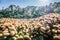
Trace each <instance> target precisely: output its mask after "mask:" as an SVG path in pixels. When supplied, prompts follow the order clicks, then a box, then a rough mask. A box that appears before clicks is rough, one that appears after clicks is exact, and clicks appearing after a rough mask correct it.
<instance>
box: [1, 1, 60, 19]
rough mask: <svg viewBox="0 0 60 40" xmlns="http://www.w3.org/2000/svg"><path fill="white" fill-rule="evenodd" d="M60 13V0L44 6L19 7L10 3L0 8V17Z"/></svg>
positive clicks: (29, 16) (27, 16)
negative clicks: (6, 6)
mask: <svg viewBox="0 0 60 40" xmlns="http://www.w3.org/2000/svg"><path fill="white" fill-rule="evenodd" d="M54 12H55V13H60V2H54V3H50V4H49V5H46V6H40V7H38V6H27V7H25V8H21V7H19V6H16V5H10V6H9V7H8V8H5V9H2V10H0V18H2V17H6V18H7V17H10V18H36V17H40V16H41V15H45V14H49V13H54Z"/></svg>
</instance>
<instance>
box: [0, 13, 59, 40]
mask: <svg viewBox="0 0 60 40" xmlns="http://www.w3.org/2000/svg"><path fill="white" fill-rule="evenodd" d="M56 39H60V14H56V13H55V14H54V13H51V14H47V15H44V16H41V17H39V18H34V19H14V18H0V40H56Z"/></svg>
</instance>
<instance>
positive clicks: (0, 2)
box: [0, 0, 60, 8]
mask: <svg viewBox="0 0 60 40" xmlns="http://www.w3.org/2000/svg"><path fill="white" fill-rule="evenodd" d="M59 1H60V0H0V8H3V7H4V8H7V7H8V6H9V5H11V4H14V5H19V6H20V7H22V8H23V7H26V6H43V5H48V4H49V3H51V2H59Z"/></svg>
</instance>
